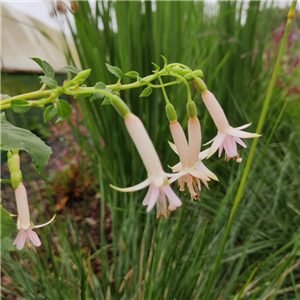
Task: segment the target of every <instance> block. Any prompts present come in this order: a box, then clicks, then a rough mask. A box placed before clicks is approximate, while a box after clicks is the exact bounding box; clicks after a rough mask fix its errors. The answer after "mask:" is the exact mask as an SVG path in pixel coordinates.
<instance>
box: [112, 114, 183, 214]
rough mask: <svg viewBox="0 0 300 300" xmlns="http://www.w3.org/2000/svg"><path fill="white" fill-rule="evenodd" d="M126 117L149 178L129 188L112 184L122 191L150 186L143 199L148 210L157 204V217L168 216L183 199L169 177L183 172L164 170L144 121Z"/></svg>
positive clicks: (133, 116) (132, 190)
mask: <svg viewBox="0 0 300 300" xmlns="http://www.w3.org/2000/svg"><path fill="white" fill-rule="evenodd" d="M124 119H125V125H126V128H127V130H128V132H129V134H130V136H131V138H132V140H133V142H134V144H135V146H136V148H137V150H138V152H139V154H140V156H141V159H142V161H143V163H144V165H145V167H146V169H147V172H148V178H147V179H146V180H144V181H143V182H141V183H139V184H138V185H135V186H132V187H128V188H119V187H116V186H113V185H110V186H111V187H112V188H113V189H115V190H117V191H120V192H135V191H138V190H141V189H143V188H145V187H147V186H149V190H148V192H147V194H146V196H145V198H144V200H143V205H144V206H147V212H149V211H151V210H152V208H153V207H154V205H156V210H157V218H159V217H160V216H163V217H164V218H167V217H168V215H169V211H168V210H171V211H172V210H176V209H177V207H179V206H181V205H182V202H181V200H180V199H179V198H178V196H177V195H176V194H175V193H174V191H173V190H172V189H171V187H170V185H169V182H168V177H176V178H178V177H180V176H181V174H175V175H174V174H167V173H165V172H164V170H163V168H162V165H161V162H160V160H159V157H158V155H157V152H156V151H155V148H154V146H153V144H152V142H151V139H150V137H149V135H148V133H147V131H146V129H145V127H144V125H143V123H142V122H141V120H140V119H139V118H138V117H137V116H135V115H134V114H132V113H129V114H127V115H126V116H125V117H124ZM166 199H168V200H169V206H167V201H166Z"/></svg>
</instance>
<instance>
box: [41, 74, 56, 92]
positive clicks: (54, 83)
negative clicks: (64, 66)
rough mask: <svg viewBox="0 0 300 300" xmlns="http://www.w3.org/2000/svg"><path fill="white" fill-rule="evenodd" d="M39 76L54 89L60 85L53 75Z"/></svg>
mask: <svg viewBox="0 0 300 300" xmlns="http://www.w3.org/2000/svg"><path fill="white" fill-rule="evenodd" d="M39 78H40V79H41V82H43V83H46V85H47V86H48V87H49V88H51V89H54V88H56V87H57V86H58V84H57V82H56V81H55V80H54V79H52V78H51V77H47V76H39Z"/></svg>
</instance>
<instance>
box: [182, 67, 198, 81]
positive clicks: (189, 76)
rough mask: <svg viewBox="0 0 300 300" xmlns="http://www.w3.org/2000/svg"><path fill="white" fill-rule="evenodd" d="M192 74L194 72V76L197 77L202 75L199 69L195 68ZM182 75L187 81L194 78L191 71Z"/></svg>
mask: <svg viewBox="0 0 300 300" xmlns="http://www.w3.org/2000/svg"><path fill="white" fill-rule="evenodd" d="M193 74H195V76H197V77H202V76H203V72H202V71H201V70H195V71H193ZM183 77H184V79H185V80H187V81H192V80H194V77H193V75H192V74H191V73H188V74H186V75H184V76H183Z"/></svg>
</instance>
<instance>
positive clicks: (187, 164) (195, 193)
mask: <svg viewBox="0 0 300 300" xmlns="http://www.w3.org/2000/svg"><path fill="white" fill-rule="evenodd" d="M170 130H171V133H172V136H173V140H174V142H175V145H174V144H172V143H169V144H170V146H171V148H172V149H173V150H174V151H175V153H177V154H178V155H179V158H180V163H178V164H177V165H175V166H173V167H172V170H173V172H178V171H179V172H182V171H187V170H188V169H189V168H191V167H192V166H193V165H195V164H196V163H197V161H198V160H199V159H200V160H202V159H204V158H205V157H206V155H207V151H206V152H202V153H200V149H201V128H200V122H199V120H198V118H197V117H196V116H195V117H192V118H189V122H188V134H189V144H188V143H187V140H186V137H185V134H184V131H183V129H182V127H181V125H180V124H179V123H178V122H177V121H174V122H171V123H170ZM211 179H214V180H218V178H217V176H216V175H215V174H214V173H212V172H211V171H210V170H209V169H208V168H206V167H205V165H204V164H203V163H202V162H201V161H200V162H198V164H197V165H196V167H195V168H194V169H193V170H190V171H189V172H188V173H186V174H183V175H182V176H181V177H180V178H179V179H178V186H179V190H180V191H184V190H185V189H184V186H185V183H186V184H187V187H188V190H189V193H190V194H191V197H192V200H193V199H195V198H197V199H199V200H200V195H199V192H200V191H201V183H200V180H201V181H202V182H203V183H204V185H205V186H206V187H207V188H209V186H208V181H210V180H211ZM173 181H174V179H171V180H169V182H173Z"/></svg>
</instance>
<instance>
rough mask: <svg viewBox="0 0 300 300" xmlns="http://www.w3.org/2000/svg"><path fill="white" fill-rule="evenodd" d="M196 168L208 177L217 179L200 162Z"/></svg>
mask: <svg viewBox="0 0 300 300" xmlns="http://www.w3.org/2000/svg"><path fill="white" fill-rule="evenodd" d="M196 169H197V170H198V171H199V172H201V173H203V174H205V175H206V176H208V177H209V178H211V179H213V180H216V181H219V179H218V177H217V176H216V175H215V174H214V173H213V172H212V171H210V170H209V169H208V168H207V167H206V166H205V165H204V164H203V163H202V162H201V163H200V164H199V165H198V166H197V167H196Z"/></svg>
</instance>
